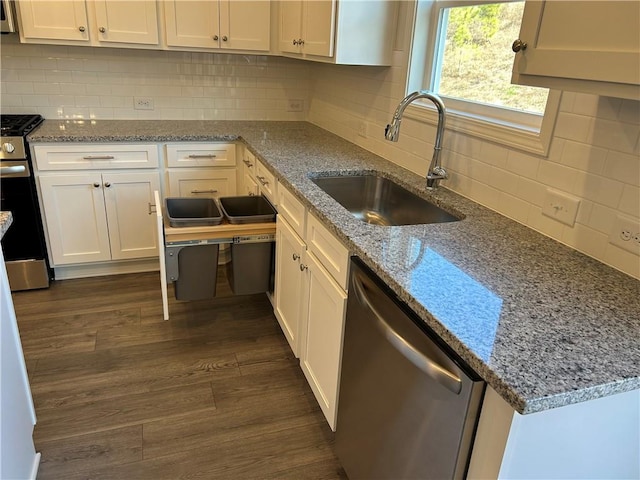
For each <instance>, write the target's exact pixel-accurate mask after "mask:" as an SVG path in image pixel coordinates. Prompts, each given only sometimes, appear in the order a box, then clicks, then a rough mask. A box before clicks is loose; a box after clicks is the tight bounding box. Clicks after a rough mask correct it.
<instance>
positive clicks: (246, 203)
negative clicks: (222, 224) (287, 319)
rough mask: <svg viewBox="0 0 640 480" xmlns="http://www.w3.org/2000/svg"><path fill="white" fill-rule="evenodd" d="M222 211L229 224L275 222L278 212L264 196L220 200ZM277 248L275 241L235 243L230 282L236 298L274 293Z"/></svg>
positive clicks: (229, 269) (232, 246) (229, 271)
mask: <svg viewBox="0 0 640 480" xmlns="http://www.w3.org/2000/svg"><path fill="white" fill-rule="evenodd" d="M220 208H221V209H222V212H223V213H224V215H225V217H227V219H228V220H229V222H230V223H264V222H275V219H276V210H275V208H273V206H272V205H271V204H270V203H269V201H268V200H267V199H266V198H265V197H263V196H259V197H258V196H240V197H222V198H220ZM274 255H275V248H274V242H273V241H264V242H260V243H234V244H232V245H231V264H230V265H227V267H226V271H227V280H228V281H229V285H230V286H231V290H232V291H233V293H234V294H235V295H250V294H254V293H263V292H268V291H270V290H271V285H272V276H273V267H274Z"/></svg>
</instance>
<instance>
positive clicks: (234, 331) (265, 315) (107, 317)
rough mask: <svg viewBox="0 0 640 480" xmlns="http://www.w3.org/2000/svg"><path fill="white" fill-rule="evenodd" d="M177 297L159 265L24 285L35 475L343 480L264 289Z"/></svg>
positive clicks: (21, 298) (221, 283)
mask: <svg viewBox="0 0 640 480" xmlns="http://www.w3.org/2000/svg"><path fill="white" fill-rule="evenodd" d="M218 277H219V278H218V295H217V297H216V298H215V299H212V300H204V301H197V302H179V301H177V300H175V299H173V298H171V295H172V293H173V292H172V291H170V298H171V300H170V307H169V308H170V315H171V319H170V320H169V321H166V322H165V321H164V320H163V319H162V305H161V298H160V279H159V274H158V273H144V274H131V275H117V276H110V277H98V278H89V279H79V280H64V281H57V282H54V283H53V285H52V286H51V288H49V289H47V290H38V291H31V292H16V293H14V295H13V299H14V304H15V309H16V315H17V317H18V325H19V329H20V335H21V338H22V344H23V349H24V354H25V358H26V362H27V369H28V372H29V378H30V382H31V390H32V394H33V399H34V403H35V407H36V415H37V418H38V422H37V425H36V428H35V432H34V440H35V444H36V450H37V451H39V452H41V453H42V459H41V463H40V470H39V473H38V479H41V480H45V479H88V478H91V479H93V478H114V479H132V480H133V479H154V480H156V479H180V478H189V479H193V478H202V479H234V480H235V479H314V480H315V479H318V480H321V479H346V475H345V474H344V471H343V470H342V468H341V466H340V464H339V462H338V460H337V458H336V456H335V453H334V447H333V433H332V432H331V430H330V428H329V426H328V425H327V423H326V421H325V420H324V417H323V416H322V413H321V411H320V409H319V407H318V405H317V403H316V401H315V398H314V397H313V393H312V392H311V390H310V388H309V386H308V385H307V383H306V380H305V379H304V376H303V374H302V372H301V371H300V368H299V365H298V361H297V360H296V359H295V358H294V356H293V354H292V352H291V350H290V349H289V346H288V344H287V342H286V340H285V338H284V336H283V335H282V332H281V331H280V327H279V326H278V323H277V321H276V319H275V317H274V316H273V310H272V307H271V304H270V303H269V300H268V299H267V298H266V296H265V295H250V296H233V295H232V294H231V292H230V290H229V287H228V285H227V284H226V280H225V278H224V275H223V269H220V272H219V275H218Z"/></svg>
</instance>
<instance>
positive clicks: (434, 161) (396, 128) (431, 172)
mask: <svg viewBox="0 0 640 480" xmlns="http://www.w3.org/2000/svg"><path fill="white" fill-rule="evenodd" d="M421 98H426V99H428V100H430V101H431V102H433V104H434V105H435V106H436V109H437V110H438V125H437V128H436V140H435V143H434V146H433V157H432V158H431V163H430V164H429V169H428V170H427V188H429V189H432V188H436V187H437V186H438V184H439V182H440V180H443V179H445V178H447V177H448V175H447V172H446V170H445V169H444V168H443V167H442V165H441V164H440V163H441V162H440V152H441V151H442V136H443V134H444V127H445V123H446V115H447V110H446V108H445V106H444V102H443V101H442V99H441V98H440V97H439V96H438V95H436V94H435V93H432V92H428V91H426V90H421V91H418V92H413V93H410V94H409V95H407V96H406V97H404V98H403V99H402V100H401V101H400V103H399V104H398V107H397V108H396V111H395V113H394V114H393V118H392V119H391V123H390V124H389V125H387V128H386V129H385V131H384V138H385V139H387V140H389V141H391V142H397V141H398V138H399V137H400V124H401V123H402V116H403V114H404V111H405V109H406V108H407V107H408V106H409V105H410V104H411V103H412V102H414V101H415V100H418V99H421Z"/></svg>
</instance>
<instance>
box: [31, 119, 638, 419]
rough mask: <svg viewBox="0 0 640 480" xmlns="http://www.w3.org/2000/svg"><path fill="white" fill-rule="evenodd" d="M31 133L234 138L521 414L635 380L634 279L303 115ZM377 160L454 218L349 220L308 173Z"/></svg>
mask: <svg viewBox="0 0 640 480" xmlns="http://www.w3.org/2000/svg"><path fill="white" fill-rule="evenodd" d="M29 138H30V141H31V142H33V143H37V142H112V141H126V142H131V141H145V142H174V141H232V140H242V141H244V142H245V143H246V144H247V145H248V147H249V149H250V150H251V151H253V152H254V153H255V154H256V155H257V156H258V157H259V158H260V159H262V160H263V163H265V165H266V166H267V168H269V169H270V170H271V171H272V172H273V173H274V174H275V175H276V177H277V178H278V179H279V181H280V182H281V183H282V184H283V185H284V186H285V187H286V188H288V189H289V190H290V191H292V193H294V194H295V195H296V196H297V197H298V198H300V199H301V200H302V201H303V202H304V203H305V204H306V205H307V207H308V208H309V209H310V211H311V212H312V213H314V214H315V215H316V216H318V217H319V218H321V219H322V220H324V222H325V223H326V225H327V226H328V228H330V229H331V230H332V231H333V232H334V233H335V234H336V236H337V237H339V238H340V239H341V240H342V241H343V242H344V243H345V245H346V246H347V247H348V248H349V250H350V252H351V253H352V254H355V255H357V256H359V257H360V258H361V259H362V260H363V261H364V262H365V263H366V264H367V265H368V266H369V267H371V268H372V269H373V270H374V271H375V272H376V273H377V274H378V275H379V276H380V277H381V278H382V280H384V281H385V282H386V283H387V284H388V285H389V287H390V288H391V289H392V290H393V291H395V292H396V293H397V295H398V296H399V297H400V298H401V299H402V300H404V301H405V302H406V303H407V304H408V305H410V306H411V308H412V309H413V310H414V311H415V312H416V313H417V314H418V315H419V316H420V318H422V319H423V321H424V322H425V323H426V324H427V325H428V326H429V327H431V328H432V329H433V330H434V331H435V332H436V333H437V334H438V335H439V336H440V337H442V339H443V340H444V341H445V342H447V343H448V344H449V345H450V346H451V348H452V349H453V350H454V351H456V352H457V353H458V354H459V355H460V356H461V357H462V359H463V360H464V361H465V362H467V363H468V364H469V365H470V366H471V367H472V368H473V369H474V370H475V371H476V372H477V373H478V374H479V375H480V376H481V377H482V378H483V379H484V380H485V381H487V383H489V384H490V385H491V386H492V387H493V388H494V389H495V390H496V392H498V393H499V394H500V395H501V396H502V397H503V398H504V399H505V400H506V401H507V402H508V403H509V404H510V405H512V406H513V408H514V409H515V410H516V411H518V412H520V413H523V414H527V413H533V412H538V411H542V410H546V409H549V408H555V407H559V406H562V405H568V404H571V403H577V402H581V401H585V400H590V399H595V398H599V397H602V396H605V395H611V394H614V393H621V392H626V391H630V390H635V389H638V388H640V342H639V340H638V339H639V338H640V335H639V333H640V281H638V280H636V279H634V278H632V277H630V276H628V275H625V274H624V273H621V272H619V271H617V270H615V269H613V268H610V267H608V266H606V265H604V264H602V263H600V262H598V261H596V260H594V259H592V258H589V257H587V256H585V255H583V254H581V253H579V252H577V251H575V250H572V249H570V248H568V247H566V246H564V245H562V244H560V243H558V242H556V241H554V240H552V239H550V238H547V237H545V236H543V235H541V234H538V233H536V232H535V231H533V230H531V229H529V228H527V227H525V226H523V225H520V224H518V223H516V222H514V221H512V220H509V219H507V218H506V217H503V216H501V215H499V214H497V213H495V212H492V211H491V210H488V209H486V208H484V207H482V206H480V205H478V204H476V203H474V202H472V201H470V200H468V199H466V198H464V197H462V196H460V195H457V194H455V193H453V192H451V191H449V190H447V189H446V182H443V186H444V187H445V188H439V189H438V190H437V191H435V192H428V191H427V190H425V180H424V179H423V178H421V177H420V176H418V175H415V174H413V173H411V172H408V171H407V170H405V169H403V168H401V167H399V166H397V165H395V164H392V163H391V162H388V161H386V160H384V159H382V158H380V157H378V156H376V155H374V154H372V153H370V152H367V151H366V150H363V149H362V148H360V147H358V146H356V145H354V144H352V143H350V142H347V141H346V140H344V139H341V138H340V137H338V136H336V135H333V134H331V133H329V132H327V131H325V130H323V129H321V128H318V127H315V126H313V125H311V124H309V123H305V122H243V121H192V120H187V121H135V120H123V121H117V120H108V121H107V120H105V121H84V122H81V123H78V122H71V121H68V122H67V121H55V120H47V121H46V122H45V123H44V124H43V125H42V126H41V127H40V128H39V129H38V130H36V131H35V132H34V133H32V134H31V135H30V137H29ZM363 171H367V172H377V173H379V174H381V175H383V176H386V177H389V178H392V179H394V180H395V181H397V182H398V183H400V184H402V185H404V186H405V187H407V188H408V189H410V190H413V191H414V192H417V193H419V194H420V195H421V196H423V197H425V198H428V199H430V200H431V201H432V202H434V203H436V204H439V205H440V206H442V207H444V208H445V209H446V210H449V211H450V212H451V213H454V214H456V215H458V216H460V217H464V218H463V219H462V220H461V221H458V222H453V223H442V224H433V225H414V226H401V227H381V226H374V225H368V224H365V223H363V222H360V221H359V220H356V219H355V218H354V217H353V216H351V214H349V213H348V212H347V211H346V210H345V209H344V208H343V207H341V206H340V205H339V204H338V203H337V202H336V201H334V200H333V199H332V198H331V197H329V196H328V195H327V194H325V193H324V192H323V191H322V190H320V188H318V187H317V186H316V185H315V184H314V183H313V182H311V180H310V179H309V178H310V176H314V175H317V176H321V175H329V174H349V173H356V172H363Z"/></svg>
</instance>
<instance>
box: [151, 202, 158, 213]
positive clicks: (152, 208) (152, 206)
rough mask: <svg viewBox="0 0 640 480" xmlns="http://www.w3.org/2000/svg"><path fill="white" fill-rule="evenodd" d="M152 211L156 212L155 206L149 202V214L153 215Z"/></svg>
mask: <svg viewBox="0 0 640 480" xmlns="http://www.w3.org/2000/svg"><path fill="white" fill-rule="evenodd" d="M154 213H158V211H157V210H156V206H155V204H154V203H149V215H153V214H154Z"/></svg>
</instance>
